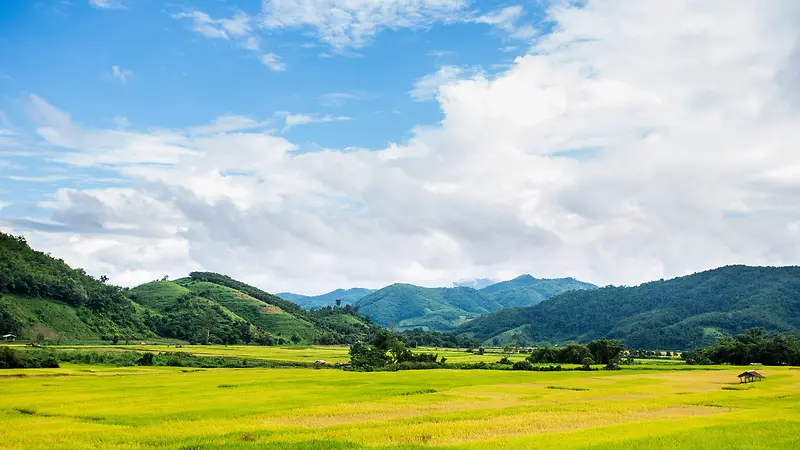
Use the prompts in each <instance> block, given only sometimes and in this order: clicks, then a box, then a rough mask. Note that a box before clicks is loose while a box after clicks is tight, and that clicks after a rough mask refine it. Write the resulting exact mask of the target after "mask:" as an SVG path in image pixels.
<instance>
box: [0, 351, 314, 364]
mask: <svg viewBox="0 0 800 450" xmlns="http://www.w3.org/2000/svg"><path fill="white" fill-rule="evenodd" d="M59 362H68V363H74V364H94V365H107V366H117V367H133V366H168V367H195V368H228V369H241V368H265V369H271V368H280V367H323V366H319V365H314V364H312V363H306V362H298V361H272V360H263V359H243V358H234V357H227V356H197V355H192V354H191V353H184V352H161V353H150V352H144V353H140V352H135V351H123V352H118V351H82V350H56V349H48V348H38V349H30V350H28V349H26V350H15V349H13V348H10V347H0V369H38V368H57V367H59V364H58V363H59Z"/></svg>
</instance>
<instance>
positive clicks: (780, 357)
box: [681, 328, 800, 366]
mask: <svg viewBox="0 0 800 450" xmlns="http://www.w3.org/2000/svg"><path fill="white" fill-rule="evenodd" d="M681 358H683V359H685V360H686V362H687V363H689V364H733V365H747V364H751V363H760V364H764V365H769V366H777V365H789V366H800V340H799V339H798V338H797V337H796V336H793V335H790V334H785V333H775V334H772V335H768V334H767V333H765V331H764V329H763V328H754V329H750V330H747V331H745V332H744V333H742V334H738V335H736V336H732V337H723V338H720V339H718V340H717V341H716V342H715V343H714V344H712V345H710V346H708V347H705V348H701V349H698V350H693V351H690V352H686V353H683V354H682V355H681Z"/></svg>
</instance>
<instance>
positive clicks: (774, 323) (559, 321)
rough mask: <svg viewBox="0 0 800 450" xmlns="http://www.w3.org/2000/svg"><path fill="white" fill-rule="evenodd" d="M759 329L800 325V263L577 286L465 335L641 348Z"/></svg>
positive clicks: (498, 315) (470, 326)
mask: <svg viewBox="0 0 800 450" xmlns="http://www.w3.org/2000/svg"><path fill="white" fill-rule="evenodd" d="M753 327H763V328H765V329H766V330H768V331H792V330H798V329H800V267H747V266H728V267H722V268H719V269H715V270H710V271H706V272H701V273H697V274H694V275H689V276H685V277H679V278H675V279H672V280H660V281H653V282H650V283H645V284H642V285H640V286H637V287H605V288H602V289H594V290H578V291H570V292H566V293H564V294H560V295H558V296H556V297H554V298H551V299H549V300H547V301H544V302H541V303H539V304H538V305H535V306H532V307H526V308H508V309H503V310H500V311H497V312H494V313H491V314H487V315H485V316H483V317H480V318H478V319H475V320H473V321H471V322H469V323H467V324H465V325H464V326H462V327H461V328H460V329H459V330H458V332H459V333H461V334H465V335H467V336H471V337H474V338H477V339H479V340H481V341H482V342H490V343H494V342H497V343H503V342H514V341H522V342H523V343H525V344H528V343H540V344H547V343H565V342H571V341H576V342H588V341H590V340H592V339H598V338H601V337H606V336H607V337H609V338H613V339H619V340H621V341H623V342H624V343H625V344H626V345H628V346H629V347H635V348H642V349H664V348H672V349H688V348H696V347H699V346H702V345H707V344H710V343H712V342H713V341H714V340H715V339H716V337H718V336H720V335H730V334H735V333H739V332H742V331H744V330H746V329H748V328H753Z"/></svg>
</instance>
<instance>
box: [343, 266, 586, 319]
mask: <svg viewBox="0 0 800 450" xmlns="http://www.w3.org/2000/svg"><path fill="white" fill-rule="evenodd" d="M594 288H596V286H594V285H592V284H589V283H583V282H580V281H577V280H575V279H573V278H562V279H552V280H548V279H536V278H534V277H532V276H530V275H522V276H520V277H517V278H515V279H513V280H509V281H503V282H500V283H496V284H493V285H490V286H487V287H485V288H483V289H481V290H475V289H472V288H469V287H464V286H461V287H453V288H424V287H420V286H415V285H412V284H393V285H391V286H387V287H385V288H383V289H380V290H378V291H375V292H373V293H371V294H369V295H367V296H365V297H362V298H361V299H360V300H358V301H357V302H356V303H355V305H356V306H358V307H359V308H360V311H361V313H363V314H365V315H368V316H370V317H371V318H372V319H373V320H374V321H375V322H376V323H378V324H380V325H383V326H389V325H390V324H396V326H397V328H399V329H414V328H423V329H427V330H430V331H451V330H453V329H455V328H456V327H457V326H459V325H462V324H464V323H466V322H467V321H469V320H471V319H473V318H475V317H478V316H480V315H483V314H487V313H490V312H493V311H497V310H499V309H501V308H503V307H506V306H530V305H534V304H536V303H539V302H541V301H542V300H544V299H547V298H550V297H552V296H553V295H556V294H560V293H562V292H566V291H568V290H571V289H594Z"/></svg>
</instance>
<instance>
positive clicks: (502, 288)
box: [479, 275, 597, 307]
mask: <svg viewBox="0 0 800 450" xmlns="http://www.w3.org/2000/svg"><path fill="white" fill-rule="evenodd" d="M580 289H597V286H595V285H593V284H590V283H584V282H583V281H578V280H576V279H574V278H553V279H548V278H534V277H532V276H531V275H520V276H518V277H517V278H514V279H513V280H509V281H501V282H500V283H495V284H492V285H490V286H487V287H485V288H483V289H481V290H480V291H479V292H480V293H481V294H483V295H485V296H487V297H489V298H491V299H493V300H495V301H496V302H498V303H499V304H501V305H503V306H504V307H511V306H533V305H535V304H537V303H540V302H542V301H543V300H547V299H548V298H550V297H554V296H556V295H558V294H562V293H564V292H567V291H572V290H580Z"/></svg>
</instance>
